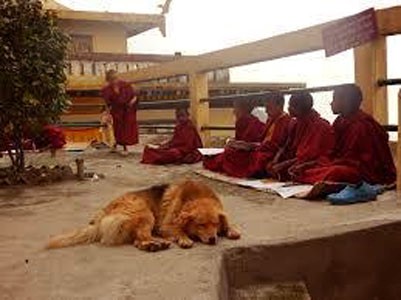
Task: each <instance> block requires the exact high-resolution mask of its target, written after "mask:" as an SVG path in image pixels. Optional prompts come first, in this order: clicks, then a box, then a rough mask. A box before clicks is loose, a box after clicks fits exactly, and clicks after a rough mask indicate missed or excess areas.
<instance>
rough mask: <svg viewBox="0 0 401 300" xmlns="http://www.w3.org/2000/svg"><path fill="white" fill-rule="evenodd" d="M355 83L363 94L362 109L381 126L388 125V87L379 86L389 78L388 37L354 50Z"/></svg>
mask: <svg viewBox="0 0 401 300" xmlns="http://www.w3.org/2000/svg"><path fill="white" fill-rule="evenodd" d="M354 55H355V82H356V84H358V85H359V86H360V87H361V89H362V92H363V95H364V101H363V102H362V109H363V110H364V111H366V112H367V113H369V114H371V115H372V116H374V117H375V118H376V119H377V120H378V121H379V122H380V123H381V124H388V101H387V87H386V86H382V87H381V86H379V85H378V84H377V82H378V80H379V79H383V78H386V77H387V47H386V37H385V36H382V37H380V38H379V39H377V40H376V41H373V42H371V43H368V44H365V45H363V46H361V47H358V48H355V49H354Z"/></svg>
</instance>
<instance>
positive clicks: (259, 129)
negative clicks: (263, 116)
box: [235, 114, 266, 143]
mask: <svg viewBox="0 0 401 300" xmlns="http://www.w3.org/2000/svg"><path fill="white" fill-rule="evenodd" d="M265 127H266V125H265V124H263V122H261V121H260V120H259V119H258V118H257V117H255V116H254V115H251V114H249V115H245V116H243V117H241V118H239V119H238V120H237V121H236V122H235V140H237V141H244V142H248V143H255V142H261V141H262V140H263V136H264V135H263V133H264V131H265Z"/></svg>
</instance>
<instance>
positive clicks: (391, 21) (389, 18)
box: [376, 6, 401, 35]
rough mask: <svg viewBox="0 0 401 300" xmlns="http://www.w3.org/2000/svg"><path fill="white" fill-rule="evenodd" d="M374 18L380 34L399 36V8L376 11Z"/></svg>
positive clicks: (400, 32)
mask: <svg viewBox="0 0 401 300" xmlns="http://www.w3.org/2000/svg"><path fill="white" fill-rule="evenodd" d="M376 16H377V23H378V25H379V31H380V34H382V35H394V34H401V6H395V7H390V8H386V9H380V10H377V11H376Z"/></svg>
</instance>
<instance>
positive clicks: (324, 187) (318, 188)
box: [302, 182, 345, 200]
mask: <svg viewBox="0 0 401 300" xmlns="http://www.w3.org/2000/svg"><path fill="white" fill-rule="evenodd" d="M344 187H345V185H344V184H342V183H333V182H318V183H315V185H314V186H313V188H312V189H311V190H310V192H309V193H307V194H306V195H304V196H303V197H302V198H304V199H308V200H322V199H323V198H325V197H326V196H327V195H329V194H332V193H337V192H339V191H341V190H342V189H343V188H344Z"/></svg>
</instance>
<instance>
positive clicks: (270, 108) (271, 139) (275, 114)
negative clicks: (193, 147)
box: [204, 93, 290, 178]
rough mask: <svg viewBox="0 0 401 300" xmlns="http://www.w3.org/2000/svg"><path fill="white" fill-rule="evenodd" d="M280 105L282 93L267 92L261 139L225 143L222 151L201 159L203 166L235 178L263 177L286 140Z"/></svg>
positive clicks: (285, 120)
mask: <svg viewBox="0 0 401 300" xmlns="http://www.w3.org/2000/svg"><path fill="white" fill-rule="evenodd" d="M283 107H284V96H283V95H282V94H281V93H273V94H270V95H269V96H268V98H267V100H266V104H265V109H266V113H267V115H268V119H267V122H266V125H265V128H264V130H261V132H263V138H262V139H261V140H259V141H257V142H249V141H248V142H247V141H236V142H234V143H228V144H227V146H226V147H225V151H224V153H222V154H220V155H218V156H217V157H215V158H213V159H209V158H205V159H204V167H205V168H206V169H209V170H212V171H215V172H222V173H225V174H227V175H229V176H233V177H239V178H248V177H257V178H262V177H265V176H267V174H266V172H265V170H266V165H267V164H268V163H269V162H271V160H272V159H273V158H274V156H275V155H276V153H277V151H278V150H279V149H280V147H282V146H283V145H284V143H285V141H286V140H287V134H288V125H289V122H290V116H289V115H288V114H286V113H285V112H284V111H283Z"/></svg>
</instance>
